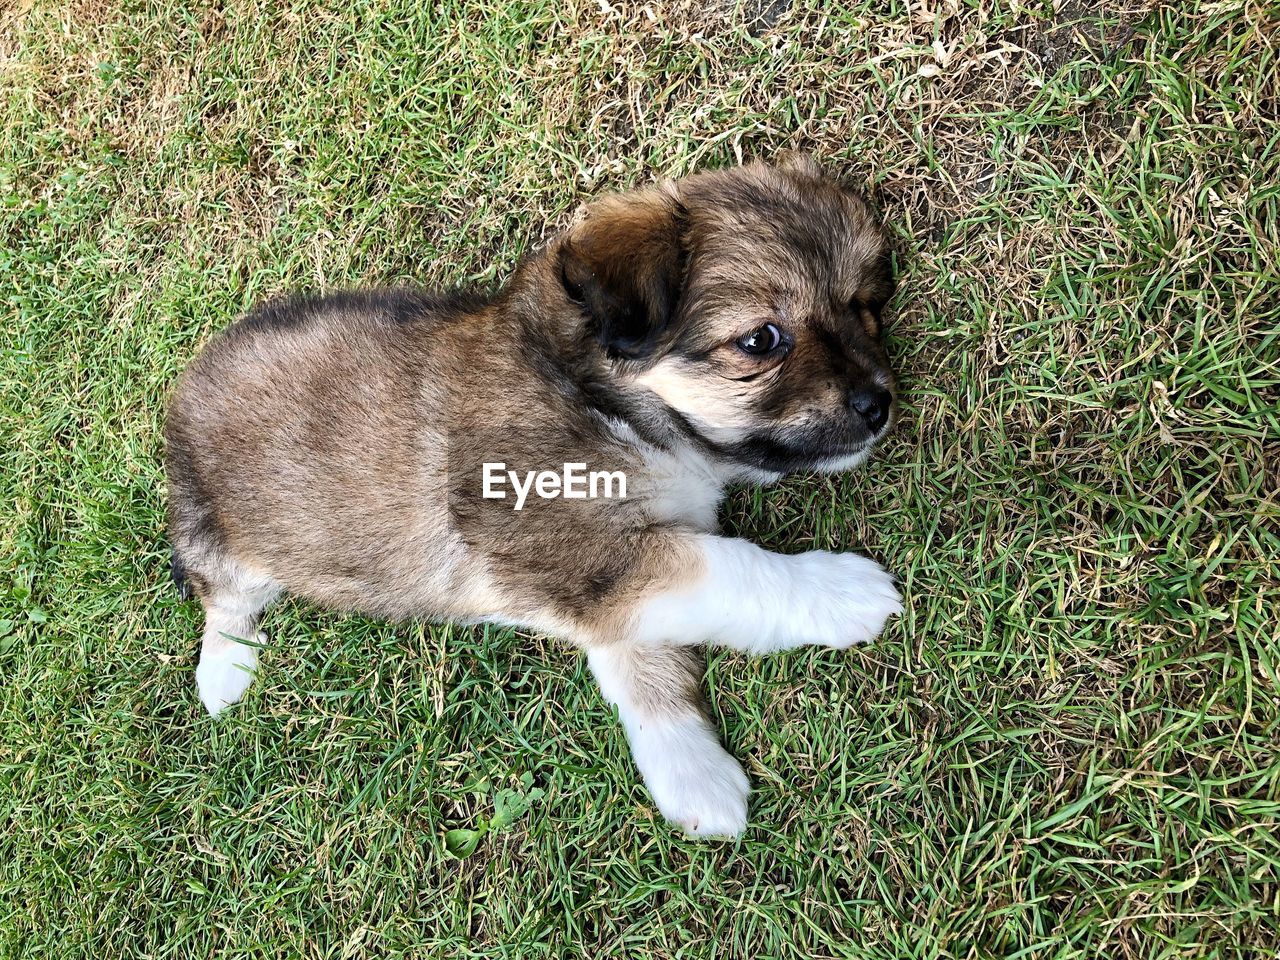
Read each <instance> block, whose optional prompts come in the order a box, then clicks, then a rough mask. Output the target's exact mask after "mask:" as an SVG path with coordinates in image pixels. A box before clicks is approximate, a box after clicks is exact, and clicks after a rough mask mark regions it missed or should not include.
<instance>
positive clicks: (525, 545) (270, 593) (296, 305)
mask: <svg viewBox="0 0 1280 960" xmlns="http://www.w3.org/2000/svg"><path fill="white" fill-rule="evenodd" d="M891 289H892V276H891V272H890V267H889V258H888V256H887V254H886V251H885V243H884V238H883V235H882V232H881V230H880V228H879V226H878V225H877V223H876V222H875V221H874V219H873V217H872V215H871V212H870V211H869V210H868V208H867V207H866V206H865V205H864V204H863V203H862V202H861V201H860V200H859V199H857V198H855V197H854V196H851V195H850V194H849V193H847V192H845V191H844V190H843V189H841V188H840V187H839V186H838V185H837V184H835V183H834V182H832V181H830V180H828V179H825V178H824V177H823V176H822V174H821V172H820V171H819V169H818V168H817V167H816V165H815V164H814V163H813V162H812V161H811V160H808V159H807V158H800V157H795V158H790V159H788V160H786V161H785V162H784V163H783V164H782V165H780V166H778V167H771V166H766V165H763V164H759V163H756V164H751V165H748V166H743V167H739V168H735V169H728V170H720V171H716V172H709V173H701V174H697V175H694V176H691V177H688V178H686V179H683V180H680V181H678V182H675V183H667V184H663V185H661V186H655V187H651V188H648V189H643V190H639V191H636V192H634V193H628V194H623V195H620V196H609V197H605V198H604V199H601V200H598V201H597V202H595V203H593V204H592V205H590V206H589V207H588V208H587V212H586V216H585V217H584V218H583V219H582V220H581V221H580V222H578V223H577V224H576V225H575V226H573V227H571V228H570V229H568V230H566V231H565V232H564V233H562V234H560V235H559V236H557V237H556V238H554V239H553V240H552V241H551V242H549V243H548V244H547V245H546V246H545V247H544V248H543V249H541V250H539V251H537V252H536V253H533V254H531V255H530V256H528V257H527V258H526V259H525V260H524V261H523V262H522V263H521V264H520V265H519V267H518V268H517V269H516V271H515V274H514V276H513V277H512V279H511V281H510V282H509V283H508V284H507V285H506V286H505V287H503V288H502V289H501V290H500V291H499V292H497V293H496V294H493V295H491V296H474V295H447V296H438V295H434V294H428V293H422V292H417V291H412V290H392V291H382V292H365V293H344V294H337V295H332V296H325V297H320V298H315V299H301V300H293V301H288V302H276V303H268V304H266V305H265V306H262V307H259V308H258V309H257V310H255V311H254V312H252V313H250V314H249V315H248V316H246V317H244V318H243V319H241V320H240V321H239V322H238V323H236V324H235V325H233V326H232V327H230V328H229V329H227V330H226V331H224V332H223V333H221V334H219V335H218V336H215V337H214V338H213V340H212V341H211V342H210V343H209V344H208V346H206V347H205V349H204V350H203V352H202V353H201V354H200V355H199V356H198V357H197V359H196V360H195V361H194V362H193V363H192V364H191V366H190V368H189V369H188V370H187V371H186V373H185V374H184V375H183V377H182V379H181V381H180V383H179V384H178V387H177V389H176V392H175V394H174V397H173V400H172V404H171V408H170V411H169V417H168V423H167V427H166V441H167V449H166V467H167V473H168V479H169V509H170V519H171V536H172V541H173V548H174V574H175V579H176V580H177V581H178V583H179V586H180V588H181V587H183V586H184V585H185V584H189V585H190V587H191V588H194V591H195V593H196V595H197V596H198V597H199V598H200V601H201V603H202V604H203V606H204V612H205V626H204V637H203V646H202V649H201V653H200V663H199V666H198V668H197V670H196V683H197V686H198V687H199V693H200V698H201V700H202V701H203V702H204V704H205V706H206V707H207V708H208V709H209V711H210V713H213V714H215V715H216V714H217V713H219V712H220V711H221V710H223V709H224V708H225V707H226V706H227V705H228V704H231V703H235V702H236V701H237V700H239V699H240V697H241V696H242V695H243V694H244V692H245V689H246V688H247V686H248V685H249V682H250V680H251V679H252V675H253V671H254V668H255V666H256V662H257V647H258V646H259V645H261V644H262V643H263V642H264V640H265V638H264V636H263V635H262V634H260V633H258V632H257V624H258V618H259V616H260V615H261V614H262V611H263V610H264V609H265V608H266V607H267V606H268V605H269V604H270V603H271V602H272V601H273V600H274V599H276V598H277V597H278V596H279V595H280V594H281V593H282V592H283V591H289V592H291V593H294V594H296V595H298V596H302V597H307V598H309V599H311V600H314V601H315V602H317V603H321V604H325V605H327V606H330V607H336V608H340V609H343V610H356V611H361V612H364V613H367V614H370V615H373V616H380V617H389V618H405V617H427V618H430V619H434V620H452V621H458V622H462V623H482V622H492V623H501V624H508V625H512V626H516V627H519V628H522V629H525V630H530V631H538V632H542V633H546V634H554V635H558V636H561V637H564V638H566V639H568V640H570V641H571V642H573V643H575V644H576V645H578V646H579V647H581V648H583V649H584V650H585V651H586V653H587V657H588V661H589V663H590V666H591V669H592V671H593V672H594V674H595V676H596V677H597V679H598V680H599V683H600V688H601V690H602V691H603V693H604V696H605V697H606V698H607V699H608V700H609V701H610V702H611V703H613V704H614V705H615V706H616V707H617V709H618V712H619V715H620V717H621V719H622V724H623V726H624V727H625V728H626V731H627V735H628V737H629V738H630V741H631V748H632V753H633V755H634V756H635V761H636V765H637V766H638V767H639V768H640V772H641V774H642V775H643V776H644V780H645V783H646V784H647V785H648V788H649V790H650V792H651V794H652V795H653V798H654V800H655V801H656V803H657V806H658V808H659V809H660V810H661V811H662V813H663V814H664V815H665V816H666V817H667V818H668V819H669V820H671V821H672V822H674V823H676V824H678V825H679V826H681V827H683V828H684V829H685V830H686V831H687V832H688V833H689V834H692V835H701V836H736V835H738V834H740V833H741V832H742V830H743V829H744V828H745V826H746V822H747V795H748V792H749V786H748V782H747V777H746V776H745V775H744V773H743V771H742V768H741V767H740V766H739V764H738V763H737V761H736V760H734V759H733V757H732V756H730V755H729V754H728V753H727V752H726V751H725V750H724V748H723V747H722V746H721V744H720V740H719V737H718V735H717V733H716V731H715V730H714V729H713V727H712V725H711V723H710V722H709V720H708V719H707V715H706V712H705V710H704V708H703V705H702V699H701V695H700V679H701V663H700V658H699V656H698V654H697V651H696V648H697V647H698V646H699V645H701V644H708V643H711V644H721V645H724V646H728V647H732V648H734V649H738V650H744V651H747V652H749V653H757V654H760V653H768V652H770V651H775V650H789V649H792V648H795V647H798V646H801V645H803V644H820V645H824V646H829V647H837V648H844V647H847V646H849V645H850V644H854V643H865V642H867V641H870V640H871V639H872V638H874V637H875V636H876V635H877V633H879V631H880V630H881V628H882V627H883V625H884V623H885V621H886V619H887V618H888V617H889V616H891V615H893V614H895V613H898V612H900V610H901V605H900V601H899V596H898V593H897V591H896V590H895V589H894V585H893V580H892V578H891V577H890V576H889V574H887V573H886V572H885V571H884V570H883V569H881V567H880V566H879V565H877V564H876V563H874V562H873V561H871V560H869V559H866V558H864V557H860V556H855V555H853V554H840V553H827V552H825V551H820V550H815V551H811V552H808V553H802V554H799V555H793V556H788V555H782V554H777V553H771V552H769V551H767V550H763V549H761V548H760V547H757V546H755V545H753V544H751V543H748V542H747V541H745V540H737V539H730V538H726V537H721V536H718V535H717V533H716V508H717V505H718V504H719V503H720V500H721V498H722V496H723V494H724V490H725V487H726V485H728V484H730V483H732V482H735V481H751V482H761V483H767V482H770V481H773V480H776V479H778V478H779V477H781V476H782V475H784V474H787V473H791V472H795V471H838V470H847V469H849V468H851V467H854V466H856V465H858V464H860V463H861V462H862V461H863V460H865V459H866V458H867V456H868V454H869V453H870V452H871V450H872V448H873V446H874V445H875V444H876V442H877V441H879V440H880V439H881V438H882V437H883V436H884V434H885V432H886V431H887V430H888V428H889V426H890V424H891V423H892V422H893V419H894V407H895V396H894V381H893V377H892V375H891V373H890V370H889V367H888V364H887V361H886V358H885V353H884V350H883V349H882V347H881V345H880V342H879V332H880V310H881V307H882V306H883V305H884V303H885V301H886V299H887V298H888V297H889V295H890V293H891ZM601 478H605V479H607V480H608V486H609V487H610V488H611V489H608V490H605V489H604V487H605V485H606V484H605V482H604V480H602V479H601ZM535 480H536V486H535ZM597 480H600V481H601V482H599V483H597V482H596V481H597ZM588 481H590V482H588ZM522 491H523V494H524V496H523V498H521V492H522ZM592 494H594V495H592ZM242 640H244V641H248V643H242V642H241V641H242Z"/></svg>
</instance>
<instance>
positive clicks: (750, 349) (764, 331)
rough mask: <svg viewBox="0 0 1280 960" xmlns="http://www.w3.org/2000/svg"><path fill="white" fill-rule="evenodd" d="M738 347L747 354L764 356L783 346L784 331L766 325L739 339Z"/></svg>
mask: <svg viewBox="0 0 1280 960" xmlns="http://www.w3.org/2000/svg"><path fill="white" fill-rule="evenodd" d="M738 346H739V347H740V348H741V349H742V350H743V351H744V352H746V353H750V354H754V355H756V356H763V355H764V354H766V353H773V351H775V350H777V349H778V347H780V346H782V331H781V330H779V329H778V327H777V326H776V325H775V324H772V323H766V324H765V325H764V326H763V327H756V328H755V329H754V330H752V331H751V332H750V333H747V334H744V335H743V336H741V337H739V338H738Z"/></svg>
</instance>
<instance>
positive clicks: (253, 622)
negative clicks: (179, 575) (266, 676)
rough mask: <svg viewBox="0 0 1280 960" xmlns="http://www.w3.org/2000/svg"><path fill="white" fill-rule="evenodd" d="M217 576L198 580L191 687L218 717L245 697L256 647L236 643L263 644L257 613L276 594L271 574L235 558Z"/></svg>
mask: <svg viewBox="0 0 1280 960" xmlns="http://www.w3.org/2000/svg"><path fill="white" fill-rule="evenodd" d="M219 567H220V569H219V571H218V575H217V576H215V577H202V578H201V579H200V581H199V585H200V587H201V589H200V602H201V603H202V604H203V605H204V636H203V638H202V641H201V644H200V665H199V666H198V667H196V688H197V689H198V690H199V693H200V701H201V702H202V703H203V704H204V705H205V707H206V708H207V709H208V711H209V713H211V714H212V715H213V716H215V717H216V716H217V715H218V714H219V713H221V712H222V710H223V709H224V708H225V707H227V706H229V705H230V704H233V703H235V702H236V701H238V700H239V699H240V698H241V697H243V696H244V692H245V691H246V690H247V689H249V684H250V683H251V682H253V674H254V671H255V670H256V669H257V666H258V651H257V649H256V647H253V646H249V645H248V644H246V643H242V642H241V641H245V640H247V641H249V643H254V644H262V643H264V642H265V641H266V636H265V635H264V634H261V633H258V632H257V626H258V615H259V614H261V613H262V611H263V610H264V609H265V608H266V607H267V605H268V604H270V603H271V601H272V600H274V599H275V598H276V597H277V596H279V594H280V585H279V584H278V583H276V582H275V581H274V580H272V579H271V578H270V577H267V576H263V575H262V574H257V573H254V572H251V571H249V570H247V569H245V568H244V567H243V566H241V565H239V564H237V563H235V562H234V561H229V562H224V563H221V564H219Z"/></svg>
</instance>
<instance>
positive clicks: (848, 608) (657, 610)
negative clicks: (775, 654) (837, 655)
mask: <svg viewBox="0 0 1280 960" xmlns="http://www.w3.org/2000/svg"><path fill="white" fill-rule="evenodd" d="M698 544H699V546H700V548H701V550H702V556H703V562H704V566H705V573H704V576H703V577H702V579H701V580H700V581H699V582H698V583H696V584H690V585H689V586H687V587H683V588H681V589H677V590H672V591H668V592H666V593H663V594H659V595H658V596H656V597H654V598H653V599H652V600H650V601H649V602H648V603H647V604H645V606H644V608H643V609H642V611H641V613H640V615H639V616H638V617H637V619H636V622H635V629H636V641H637V642H639V643H645V644H661V643H717V644H722V645H724V646H728V647H733V648H735V649H738V650H745V651H747V652H749V653H770V652H772V651H775V650H789V649H792V648H794V647H799V646H803V645H805V644H821V645H823V646H828V647H835V648H838V649H843V648H845V647H848V646H851V645H852V644H855V643H868V642H870V641H871V640H874V639H875V637H876V636H877V635H878V634H879V633H880V631H881V630H882V629H883V628H884V624H885V621H886V620H888V619H889V617H891V616H893V615H894V614H896V613H901V612H902V600H901V598H900V597H899V595H898V591H897V590H896V589H895V588H894V585H893V577H892V576H890V575H889V573H888V572H887V571H886V570H885V569H884V568H883V567H881V566H880V564H878V563H876V562H875V561H874V560H870V559H868V558H867V557H860V556H858V555H857V554H852V553H828V552H826V551H825V550H813V551H810V552H809V553H801V554H797V555H795V556H786V555H783V554H778V553H770V552H769V551H768V550H764V549H761V548H760V547H757V546H756V545H755V544H753V543H748V542H747V541H746V540H734V539H729V538H727V537H715V536H699V537H698Z"/></svg>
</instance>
